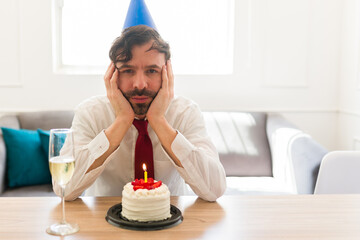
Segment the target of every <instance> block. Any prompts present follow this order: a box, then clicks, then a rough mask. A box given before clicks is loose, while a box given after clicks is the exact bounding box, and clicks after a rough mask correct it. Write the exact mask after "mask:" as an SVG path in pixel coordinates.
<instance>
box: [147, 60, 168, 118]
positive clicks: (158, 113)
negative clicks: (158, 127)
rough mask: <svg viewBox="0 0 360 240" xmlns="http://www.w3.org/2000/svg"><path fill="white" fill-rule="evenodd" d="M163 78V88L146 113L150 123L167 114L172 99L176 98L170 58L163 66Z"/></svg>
mask: <svg viewBox="0 0 360 240" xmlns="http://www.w3.org/2000/svg"><path fill="white" fill-rule="evenodd" d="M161 78H162V84H161V88H160V90H159V92H158V94H157V95H156V97H155V99H154V100H153V102H152V103H151V105H150V107H149V110H148V112H147V114H146V117H147V119H148V121H149V123H150V125H152V123H155V122H158V121H159V120H160V119H161V118H163V117H164V116H165V112H166V110H167V108H168V107H169V104H170V102H171V100H172V99H173V98H174V74H173V71H172V66H171V62H170V60H168V61H167V62H166V65H164V66H163V67H162V70H161Z"/></svg>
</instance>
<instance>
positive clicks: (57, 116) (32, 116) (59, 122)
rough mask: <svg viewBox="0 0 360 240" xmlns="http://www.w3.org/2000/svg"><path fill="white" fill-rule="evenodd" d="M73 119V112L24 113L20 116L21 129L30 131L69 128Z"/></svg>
mask: <svg viewBox="0 0 360 240" xmlns="http://www.w3.org/2000/svg"><path fill="white" fill-rule="evenodd" d="M73 117H74V112H73V111H42V112H41V111H40V112H23V113H19V115H18V118H19V123H20V127H21V128H24V129H30V130H36V129H38V128H41V129H44V130H50V129H52V128H69V127H71V123H72V120H73Z"/></svg>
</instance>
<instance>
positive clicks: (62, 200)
mask: <svg viewBox="0 0 360 240" xmlns="http://www.w3.org/2000/svg"><path fill="white" fill-rule="evenodd" d="M64 196H65V187H63V186H62V187H61V205H62V219H61V223H62V224H65V223H66V221H65V197H64Z"/></svg>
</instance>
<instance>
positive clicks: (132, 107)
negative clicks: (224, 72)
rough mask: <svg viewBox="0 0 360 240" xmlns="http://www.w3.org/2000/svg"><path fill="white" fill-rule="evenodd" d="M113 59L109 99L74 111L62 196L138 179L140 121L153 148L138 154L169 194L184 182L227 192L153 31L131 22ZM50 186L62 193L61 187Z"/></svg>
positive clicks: (213, 194)
mask: <svg viewBox="0 0 360 240" xmlns="http://www.w3.org/2000/svg"><path fill="white" fill-rule="evenodd" d="M110 58H111V61H112V62H111V64H110V65H109V67H108V69H107V71H106V73H105V76H104V82H105V86H106V92H107V96H97V97H93V98H91V99H88V100H86V101H85V102H83V103H82V104H80V105H79V107H78V108H77V110H76V112H75V117H74V120H73V124H72V129H73V130H74V139H75V143H76V146H75V158H76V164H75V165H76V166H75V172H74V175H73V178H72V179H71V181H70V182H69V183H68V185H67V187H66V191H65V198H66V199H67V200H72V199H75V198H77V197H78V196H79V195H81V194H82V193H83V191H85V190H86V189H87V190H86V191H85V195H92V196H93V195H95V196H96V195H102V196H104V195H105V196H114V195H115V196H120V195H121V191H122V189H123V186H124V185H125V184H126V183H127V182H130V181H133V180H134V179H135V178H138V176H139V174H137V172H139V166H138V165H139V164H140V163H138V162H137V160H136V159H135V158H136V155H137V154H138V155H139V154H143V151H142V149H140V152H139V151H138V150H137V149H136V148H137V146H136V145H137V141H138V137H140V132H139V133H138V130H137V127H135V126H134V125H136V124H135V122H139V121H140V122H142V123H145V122H146V124H147V123H148V126H147V127H146V129H147V132H148V136H149V138H150V140H151V144H150V148H151V146H152V149H150V150H151V151H152V152H153V153H151V154H145V155H144V154H143V155H144V156H143V157H147V156H148V155H151V157H153V160H151V161H152V162H151V163H152V164H153V167H152V168H153V169H152V172H153V173H152V174H155V179H156V180H161V181H163V182H164V183H165V184H166V185H167V186H168V187H169V190H170V192H171V194H172V195H184V194H187V193H188V188H187V186H186V184H185V182H186V183H187V184H189V186H190V187H191V188H192V190H193V191H194V192H195V193H196V194H197V195H198V196H199V197H201V198H203V199H204V200H208V201H215V200H216V199H217V198H218V197H220V196H221V195H222V194H223V193H224V191H225V188H226V180H225V179H226V178H225V171H224V169H223V167H222V165H221V163H220V161H219V157H218V154H217V152H216V149H215V147H214V145H213V144H212V143H211V141H210V138H209V137H208V135H207V133H206V129H205V125H204V121H203V118H202V114H201V111H200V110H199V108H198V106H197V105H196V104H195V103H193V102H192V101H190V100H188V99H185V98H182V97H174V75H173V72H172V66H171V61H170V50H169V45H168V44H167V43H166V42H164V40H163V39H162V38H161V37H160V35H159V34H158V33H157V31H156V30H155V29H153V28H151V27H148V26H145V25H137V26H132V27H129V28H126V29H125V30H124V31H123V33H122V35H121V36H120V37H119V38H118V39H116V41H115V42H114V44H113V46H112V47H111V49H110ZM133 122H134V125H133ZM139 131H140V130H139ZM136 151H138V152H136ZM140 171H142V170H140ZM134 172H135V173H134ZM54 190H55V192H57V193H60V188H59V186H57V185H55V186H54Z"/></svg>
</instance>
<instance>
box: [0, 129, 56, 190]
mask: <svg viewBox="0 0 360 240" xmlns="http://www.w3.org/2000/svg"><path fill="white" fill-rule="evenodd" d="M1 130H2V132H3V137H4V141H5V145H6V171H7V185H8V186H9V187H20V186H29V185H38V184H45V183H51V175H50V170H49V162H48V158H47V156H45V154H44V152H43V150H42V147H41V141H40V136H39V134H38V132H37V131H32V130H24V129H20V130H17V129H11V128H1Z"/></svg>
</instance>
